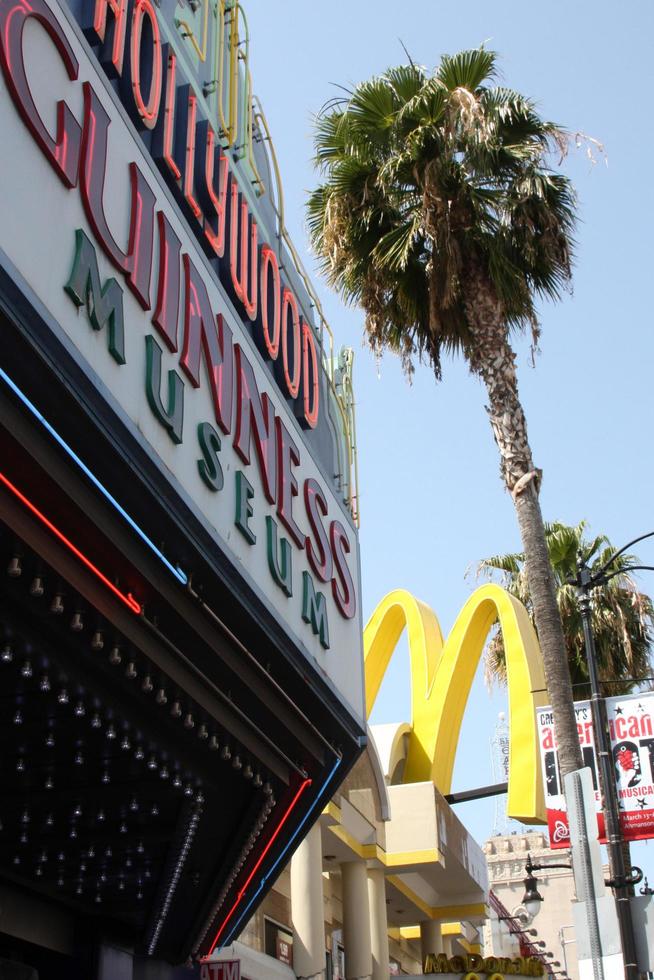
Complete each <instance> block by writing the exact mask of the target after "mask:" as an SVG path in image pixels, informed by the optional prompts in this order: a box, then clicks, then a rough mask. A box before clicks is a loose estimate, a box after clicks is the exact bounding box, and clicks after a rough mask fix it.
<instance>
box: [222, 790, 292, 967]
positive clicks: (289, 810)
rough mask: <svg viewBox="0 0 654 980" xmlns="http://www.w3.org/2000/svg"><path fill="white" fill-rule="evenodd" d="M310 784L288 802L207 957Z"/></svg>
mask: <svg viewBox="0 0 654 980" xmlns="http://www.w3.org/2000/svg"><path fill="white" fill-rule="evenodd" d="M311 783H312V780H311V779H305V780H304V782H303V783H302V784H301V785H300V787H299V789H298V791H297V793H296V794H295V796H294V797H293V799H292V800H291V802H290V804H289V806H288V808H287V810H286V812H285V813H284V816H283V817H282V819H281V820H280V821H279V823H278V824H277V827H276V828H275V832H274V834H273V835H272V837H271V838H270V840H269V841H268V843H267V844H266V846H265V847H264V849H263V851H262V852H261V854H260V855H259V858H258V860H257V862H256V864H255V865H254V867H253V868H252V871H251V872H250V874H249V875H248V876H247V878H246V880H245V882H244V883H243V885H242V886H241V888H240V889H239V892H238V895H237V897H236V901H235V902H234V904H233V905H232V907H231V909H230V910H229V912H228V914H227V917H226V918H225V920H224V921H223V924H222V925H221V927H220V929H219V930H218V932H217V933H216V935H215V937H214V940H213V942H212V944H211V949H210V950H209V952H208V954H207V955H208V956H211V954H212V953H213V951H214V949H215V948H216V946H217V945H218V940H219V939H220V937H221V936H222V934H223V932H224V931H225V926H226V925H227V923H228V922H229V920H230V919H231V917H232V916H233V915H234V912H235V911H236V909H237V908H238V906H239V904H240V902H241V899H242V898H243V895H244V894H245V892H246V891H247V888H248V885H249V884H250V882H251V881H252V879H253V878H254V876H255V874H256V873H257V871H258V870H259V868H260V867H261V865H262V864H263V861H264V859H265V857H266V854H268V852H269V850H270V848H271V847H272V846H273V844H274V843H275V841H276V840H277V837H278V836H279V834H280V832H281V829H282V827H283V826H284V824H285V823H286V821H287V820H288V818H289V817H290V815H291V813H292V812H293V810H294V809H295V807H296V805H297V803H298V801H299V799H300V797H301V796H302V794H303V793H304V791H305V789H307V787H309V786H311Z"/></svg>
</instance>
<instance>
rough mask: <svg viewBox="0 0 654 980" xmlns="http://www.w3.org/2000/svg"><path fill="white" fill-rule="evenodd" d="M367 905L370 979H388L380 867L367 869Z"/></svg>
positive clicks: (383, 882)
mask: <svg viewBox="0 0 654 980" xmlns="http://www.w3.org/2000/svg"><path fill="white" fill-rule="evenodd" d="M368 905H369V907H370V945H371V950H372V980H388V978H389V976H390V972H391V968H390V964H389V960H388V917H387V915H386V879H385V878H384V872H383V870H382V869H381V868H373V869H372V870H370V871H368Z"/></svg>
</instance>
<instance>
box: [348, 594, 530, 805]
mask: <svg viewBox="0 0 654 980" xmlns="http://www.w3.org/2000/svg"><path fill="white" fill-rule="evenodd" d="M497 620H499V623H500V628H501V630H502V634H503V639H504V649H505V650H506V667H507V683H508V691H509V794H508V800H507V813H508V814H509V816H511V817H514V818H515V819H516V820H524V821H528V822H532V823H533V822H540V821H544V819H545V806H544V800H543V787H542V781H541V775H540V756H539V751H538V736H537V730H536V708H537V707H540V706H541V705H543V704H545V703H546V701H547V698H546V694H545V690H544V688H545V678H544V674H543V667H542V661H541V655H540V649H539V647H538V640H537V639H536V634H535V632H534V629H533V626H532V625H531V621H530V619H529V616H528V614H527V611H526V609H525V608H524V606H523V605H522V604H521V603H520V602H518V600H517V599H515V598H514V597H513V596H512V595H510V594H509V593H508V592H507V591H506V590H505V589H502V588H500V586H498V585H483V586H482V587H481V588H479V589H477V590H476V591H475V592H473V594H472V595H471V596H470V598H469V599H468V601H467V602H466V604H465V605H464V607H463V609H462V610H461V612H460V613H459V615H458V617H457V620H456V622H455V624H454V626H453V627H452V631H451V633H450V635H449V636H448V638H447V641H446V642H443V634H442V632H441V628H440V625H439V622H438V619H437V618H436V615H435V613H434V611H433V610H432V609H430V607H429V606H427V605H425V603H424V602H420V600H419V599H416V598H415V597H414V596H412V595H411V594H410V593H409V592H406V591H404V590H403V589H397V590H396V591H394V592H390V593H389V594H388V595H387V596H386V597H385V598H384V599H382V601H381V602H380V603H379V605H378V606H377V608H376V609H375V611H374V613H373V614H372V616H371V618H370V621H369V622H368V625H367V626H366V628H365V631H364V634H363V642H364V652H365V671H366V713H367V716H368V717H370V713H371V711H372V708H373V705H374V703H375V700H376V698H377V694H378V693H379V688H380V686H381V682H382V680H383V677H384V674H385V673H386V669H387V667H388V665H389V662H390V659H391V656H392V654H393V651H394V650H395V647H396V646H397V643H398V640H399V638H400V635H401V634H402V631H403V629H404V628H405V626H406V629H407V633H408V641H409V653H410V657H411V735H410V737H409V750H408V754H407V761H406V767H405V770H404V782H409V783H412V782H423V781H426V780H432V781H433V782H434V784H435V785H436V786H437V787H438V789H439V790H440V791H441V793H444V794H446V793H449V792H450V791H451V785H452V773H453V770H454V760H455V756H456V749H457V745H458V742H459V732H460V730H461V724H462V721H463V713H464V711H465V707H466V703H467V700H468V695H469V694H470V689H471V687H472V682H473V679H474V676H475V672H476V670H477V666H478V664H479V660H480V657H481V654H482V650H483V648H484V644H485V642H486V638H487V636H488V633H489V631H490V629H491V627H492V626H493V624H494V623H495V622H496V621H497Z"/></svg>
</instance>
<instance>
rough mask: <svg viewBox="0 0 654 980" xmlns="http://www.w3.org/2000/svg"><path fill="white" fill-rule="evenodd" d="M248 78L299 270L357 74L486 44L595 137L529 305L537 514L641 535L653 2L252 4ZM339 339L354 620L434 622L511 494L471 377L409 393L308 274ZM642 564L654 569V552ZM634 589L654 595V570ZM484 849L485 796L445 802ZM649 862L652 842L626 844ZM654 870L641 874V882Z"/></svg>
mask: <svg viewBox="0 0 654 980" xmlns="http://www.w3.org/2000/svg"><path fill="white" fill-rule="evenodd" d="M244 6H245V11H246V15H247V17H248V21H249V25H250V34H251V65H252V74H253V81H254V88H255V91H256V92H257V94H258V95H259V97H260V99H261V101H262V103H263V106H264V108H265V111H266V114H267V117H268V120H269V123H270V127H271V131H272V134H273V138H274V141H275V146H276V149H277V153H278V157H279V162H280V166H281V170H282V175H283V182H284V187H285V197H286V206H287V225H288V227H289V230H290V231H291V234H292V236H293V238H294V240H295V243H296V245H297V247H298V249H299V251H300V253H301V254H302V255H303V257H306V261H307V264H308V265H309V266H310V265H311V258H310V256H309V255H308V249H307V235H306V229H305V225H304V203H305V199H306V193H307V190H308V189H309V188H311V187H312V186H313V185H314V183H315V176H314V174H313V171H312V165H311V154H312V141H311V129H312V116H313V114H314V113H315V112H316V111H317V110H318V109H319V108H320V106H321V105H322V104H323V103H324V102H325V101H327V100H328V99H330V98H332V97H333V96H334V95H335V94H338V89H337V88H335V85H336V84H340V85H346V86H347V85H351V84H353V83H356V82H358V81H361V80H363V79H365V78H367V77H368V76H370V75H372V74H375V73H379V72H381V71H383V70H384V69H385V68H387V67H388V66H389V65H392V64H397V63H401V62H404V61H406V58H405V55H404V53H403V50H402V47H401V44H400V41H402V42H403V43H404V45H405V46H406V48H407V50H408V51H409V53H410V55H411V57H412V58H413V60H414V61H417V62H419V63H422V64H424V65H427V66H433V65H434V64H435V63H436V62H437V61H438V58H439V56H440V54H442V53H444V52H447V53H453V52H455V51H457V50H460V49H462V48H468V47H475V46H477V45H478V44H479V43H480V42H486V44H487V46H489V47H492V48H494V49H495V50H497V51H498V52H499V54H500V56H501V69H502V72H503V76H504V82H505V83H506V84H507V85H510V86H511V87H513V88H516V89H518V90H520V91H522V92H524V93H525V94H528V95H530V96H531V97H533V98H534V99H535V100H536V101H537V102H538V104H539V106H540V108H541V111H542V112H543V114H544V115H546V116H547V117H549V118H551V119H553V120H555V121H557V122H559V123H561V124H562V125H564V126H566V127H567V128H568V129H569V130H571V131H572V132H576V131H582V132H583V133H586V134H588V135H590V136H592V137H594V138H596V139H598V140H600V141H601V142H602V143H603V144H604V146H605V148H606V154H607V159H608V166H607V165H606V164H605V162H603V161H602V160H600V161H599V162H598V163H597V164H596V165H595V166H591V165H590V163H589V161H588V160H587V158H586V156H585V155H584V153H583V151H578V152H576V153H575V152H573V153H572V154H571V156H570V157H569V158H568V159H567V160H566V161H565V162H564V164H563V165H562V166H563V169H565V171H566V172H567V173H568V174H569V175H570V176H571V177H572V178H573V180H574V182H575V185H576V187H577V190H578V194H579V213H580V218H581V222H580V226H579V231H578V236H577V237H578V249H577V262H576V270H575V278H574V294H573V295H572V296H570V297H568V298H566V299H565V300H564V302H562V303H561V304H559V305H558V306H553V305H547V306H545V307H544V308H543V309H542V311H541V320H542V328H543V336H542V342H541V348H542V354H541V356H540V357H539V359H538V361H537V364H536V368H535V369H533V368H532V367H531V366H530V362H529V354H528V345H527V344H526V343H523V344H521V345H520V356H519V377H520V389H521V395H522V399H523V403H524V406H525V409H526V414H527V419H528V423H529V434H530V439H531V443H532V447H533V450H534V457H535V461H536V464H537V465H538V466H540V467H542V469H543V471H544V481H543V487H542V494H541V500H542V507H543V512H544V515H545V518H546V519H550V520H554V519H560V520H563V521H566V522H568V523H576V522H577V521H578V520H580V519H581V518H586V519H587V520H588V521H590V523H591V525H592V529H593V530H594V531H596V532H605V533H607V534H608V535H609V536H610V537H611V539H612V540H613V541H614V542H615V543H617V544H622V543H625V542H626V541H627V540H629V539H630V538H632V537H635V536H636V535H637V534H640V533H642V532H644V531H649V530H653V529H654V507H653V505H652V501H653V496H654V494H653V491H654V463H653V455H652V438H651V423H652V390H653V386H652V371H653V369H654V330H653V319H652V310H651V284H652V280H653V279H654V270H653V268H652V256H653V250H652V241H651V226H652V218H653V216H654V201H653V193H652V187H653V186H654V182H653V181H652V177H651V174H650V173H649V168H650V167H651V166H652V164H653V162H654V140H653V137H652V132H653V128H652V110H651V96H652V91H653V89H654V70H653V68H652V65H653V64H654V59H653V58H652V44H653V43H654V5H653V4H652V2H651V0H626V2H624V3H622V4H618V3H617V2H615V0H593V2H591V0H573V2H570V0H568V2H562V0H551V2H549V3H547V4H543V3H540V4H536V3H525V0H496V2H495V3H489V2H488V0H470V2H468V3H466V4H449V3H448V4H446V3H440V2H438V0H404V2H403V3H397V2H395V3H391V2H390V0H349V2H345V0H333V2H332V3H329V4H328V3H315V2H313V3H312V2H308V0H283V2H281V3H271V2H270V0H246V2H245V3H244ZM317 285H318V289H319V292H320V295H321V297H322V298H323V301H324V304H325V308H326V310H327V311H328V318H329V320H330V322H331V325H332V328H333V330H334V333H335V335H336V338H337V342H338V343H339V344H348V345H350V346H352V347H353V348H354V350H355V391H356V396H357V402H358V414H357V423H358V444H359V465H360V488H361V520H362V524H361V548H362V568H363V590H364V591H363V604H364V618H367V617H368V616H369V614H370V613H371V612H372V610H373V608H374V607H375V605H376V604H377V602H378V601H379V599H381V597H382V596H383V595H385V594H386V592H388V591H390V590H391V589H393V588H398V587H403V588H407V589H409V590H411V591H412V592H414V593H415V594H416V595H417V596H419V597H420V598H421V599H423V600H425V601H426V602H428V603H429V604H430V605H431V606H433V608H434V609H435V610H436V612H437V614H438V616H439V618H440V620H441V625H442V627H443V631H444V632H445V633H446V632H447V631H448V630H449V628H450V626H451V625H452V623H453V621H454V618H455V617H456V614H457V612H458V611H459V609H460V608H461V606H462V604H463V602H464V601H465V599H466V597H467V596H468V595H469V593H470V591H471V590H472V589H473V588H474V585H475V582H474V576H472V577H468V578H466V570H467V569H468V568H469V567H470V566H474V565H475V564H476V562H477V561H478V560H479V559H480V558H483V557H484V556H488V555H492V554H496V553H498V552H505V551H509V550H518V549H519V546H520V545H519V538H518V531H517V526H516V522H515V518H514V512H513V507H512V504H511V501H510V499H509V497H508V495H507V493H506V492H505V491H504V489H503V486H502V483H501V481H500V478H499V464H498V458H497V452H496V449H495V445H494V442H493V439H492V435H491V431H490V427H489V425H488V422H487V419H486V414H485V412H484V396H483V392H482V389H481V386H480V385H479V383H478V382H477V381H475V380H474V379H473V378H472V377H470V376H469V374H468V373H467V371H466V369H465V367H464V366H463V365H462V364H461V363H460V362H459V363H456V362H453V363H447V364H446V365H445V370H444V381H443V383H442V384H441V385H440V386H438V387H437V386H436V385H435V384H434V381H433V377H432V375H431V373H430V371H429V370H428V369H427V368H423V369H421V370H418V372H417V374H416V377H415V381H414V384H413V386H412V387H408V386H407V384H406V382H405V381H404V379H403V377H402V373H401V370H400V366H399V364H398V363H397V361H396V360H394V359H393V358H392V357H387V358H385V359H384V361H383V362H382V363H381V365H379V366H378V365H377V364H376V363H375V362H374V359H373V357H372V355H371V354H370V353H369V352H368V351H367V350H366V349H364V348H363V347H362V340H361V338H362V329H361V328H362V316H361V314H360V312H359V311H358V310H352V309H344V308H343V307H342V305H341V304H340V302H339V301H338V299H337V298H336V297H335V296H334V295H333V294H330V292H329V290H328V289H327V287H326V286H325V285H324V284H322V283H320V282H318V283H317ZM641 557H642V558H643V559H648V563H650V564H654V543H650V544H649V547H644V548H643V549H642V551H641ZM641 586H642V587H643V588H644V589H647V588H648V589H649V590H650V591H654V573H651V574H650V576H649V580H648V579H647V578H643V579H642V580H641ZM502 707H503V697H502V696H499V697H498V696H496V697H495V698H494V699H491V698H490V697H489V695H488V692H487V691H486V690H485V688H484V686H483V683H482V682H481V678H480V677H478V680H477V683H476V685H475V689H474V691H473V694H472V696H471V700H470V703H469V706H468V712H467V719H466V722H465V725H464V730H463V735H462V740H461V744H460V749H459V754H458V758H457V768H456V773H455V787H454V788H455V789H464V788H470V787H472V786H476V785H480V784H483V783H485V782H491V781H492V778H491V771H490V761H489V758H490V750H489V739H490V736H491V734H492V729H493V726H494V723H495V719H496V717H497V713H498V711H499V710H501V709H502ZM409 713H410V712H409V683H408V658H407V654H406V651H405V650H403V649H402V650H400V649H398V651H397V654H396V657H395V660H394V662H393V664H392V667H391V669H390V671H389V674H388V676H387V678H386V681H385V683H384V686H383V689H382V691H381V694H380V697H379V700H378V704H377V707H376V709H375V713H374V717H373V721H377V722H386V721H400V720H409ZM457 812H458V814H459V816H461V818H462V819H464V821H465V822H466V824H467V825H468V827H469V828H470V829H471V831H472V832H473V834H474V835H475V836H476V837H477V839H478V840H479V841H482V840H483V839H484V838H485V837H486V836H488V835H489V834H490V833H491V832H492V823H493V804H492V802H490V803H487V804H479V803H478V804H472V805H467V806H466V807H465V808H462V807H459V808H458V809H457ZM633 850H634V860H635V861H636V863H638V862H639V861H640V862H641V863H643V864H645V865H646V866H647V865H649V867H650V871H651V870H652V868H654V845H652V844H650V845H648V846H647V847H646V846H645V845H640V846H638V847H634V849H633ZM651 877H654V874H651Z"/></svg>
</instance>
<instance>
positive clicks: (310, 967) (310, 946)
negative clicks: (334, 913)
mask: <svg viewBox="0 0 654 980" xmlns="http://www.w3.org/2000/svg"><path fill="white" fill-rule="evenodd" d="M291 918H292V920H293V969H294V970H295V974H296V976H298V977H300V978H302V980H315V978H318V980H321V978H322V976H323V971H324V969H325V913H324V906H323V892H322V852H321V835H320V824H315V825H314V826H313V827H312V828H311V830H310V831H309V833H308V834H307V836H306V837H305V838H304V840H303V841H302V843H301V844H300V846H299V847H298V849H297V851H296V852H295V854H294V855H293V860H292V861H291Z"/></svg>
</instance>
